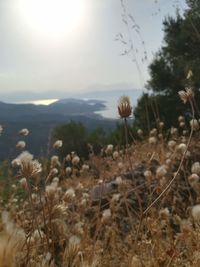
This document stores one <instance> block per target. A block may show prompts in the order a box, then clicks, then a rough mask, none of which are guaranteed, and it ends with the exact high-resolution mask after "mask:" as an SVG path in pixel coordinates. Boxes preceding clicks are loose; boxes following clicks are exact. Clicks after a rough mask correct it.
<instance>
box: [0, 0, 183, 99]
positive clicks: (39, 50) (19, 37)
mask: <svg viewBox="0 0 200 267" xmlns="http://www.w3.org/2000/svg"><path fill="white" fill-rule="evenodd" d="M74 3H75V4H74ZM123 3H124V6H123V5H122V4H121V0H48V1H47V0H34V1H33V0H0V36H1V41H0V101H6V102H15V101H28V100H33V99H43V98H44V99H45V98H46V99H48V98H61V97H68V95H70V94H77V95H78V94H79V93H80V92H81V93H82V92H88V91H95V90H96V91H101V90H102V91H103V90H112V89H118V90H123V89H130V88H136V89H144V86H145V84H146V82H147V80H148V78H149V76H148V65H149V63H150V62H151V61H152V59H153V57H154V55H155V53H156V52H157V51H158V49H159V48H160V47H161V45H162V39H163V31H162V21H163V19H164V18H165V16H167V15H168V14H170V15H174V14H175V12H176V8H177V7H179V8H180V11H181V12H182V11H183V9H184V8H185V3H184V0H167V1H166V0H124V1H123ZM126 21H128V24H126ZM131 45H132V48H133V49H132V50H131V52H130V53H129V54H128V55H127V54H126V51H128V50H129V48H130V46H131ZM124 54H125V55H124Z"/></svg>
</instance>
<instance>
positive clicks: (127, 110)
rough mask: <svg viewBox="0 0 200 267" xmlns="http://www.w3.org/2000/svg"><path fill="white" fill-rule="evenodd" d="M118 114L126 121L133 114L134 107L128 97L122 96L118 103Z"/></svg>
mask: <svg viewBox="0 0 200 267" xmlns="http://www.w3.org/2000/svg"><path fill="white" fill-rule="evenodd" d="M118 113H119V115H120V117H121V118H123V119H126V118H128V117H129V116H130V115H131V113H132V107H131V104H130V99H129V97H128V96H121V97H120V99H119V102H118Z"/></svg>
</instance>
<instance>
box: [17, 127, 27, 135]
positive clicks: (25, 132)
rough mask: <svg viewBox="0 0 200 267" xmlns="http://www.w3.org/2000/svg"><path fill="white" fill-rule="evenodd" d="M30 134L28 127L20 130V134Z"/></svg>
mask: <svg viewBox="0 0 200 267" xmlns="http://www.w3.org/2000/svg"><path fill="white" fill-rule="evenodd" d="M28 134H29V130H28V129H26V128H23V129H21V130H20V131H19V135H23V136H26V135H28Z"/></svg>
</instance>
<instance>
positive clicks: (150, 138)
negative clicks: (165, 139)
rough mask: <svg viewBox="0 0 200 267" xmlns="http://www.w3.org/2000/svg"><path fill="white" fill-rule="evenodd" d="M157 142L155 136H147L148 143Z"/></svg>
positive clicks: (153, 143)
mask: <svg viewBox="0 0 200 267" xmlns="http://www.w3.org/2000/svg"><path fill="white" fill-rule="evenodd" d="M156 143H157V138H156V137H155V136H152V137H149V144H150V145H155V144H156Z"/></svg>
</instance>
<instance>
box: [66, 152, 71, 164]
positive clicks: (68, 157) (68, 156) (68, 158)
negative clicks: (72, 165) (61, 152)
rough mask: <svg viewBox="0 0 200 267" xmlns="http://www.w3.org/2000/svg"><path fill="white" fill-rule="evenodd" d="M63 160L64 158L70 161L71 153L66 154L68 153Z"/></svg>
mask: <svg viewBox="0 0 200 267" xmlns="http://www.w3.org/2000/svg"><path fill="white" fill-rule="evenodd" d="M65 160H66V161H67V162H70V161H71V155H70V154H68V155H67V156H66V157H65Z"/></svg>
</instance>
